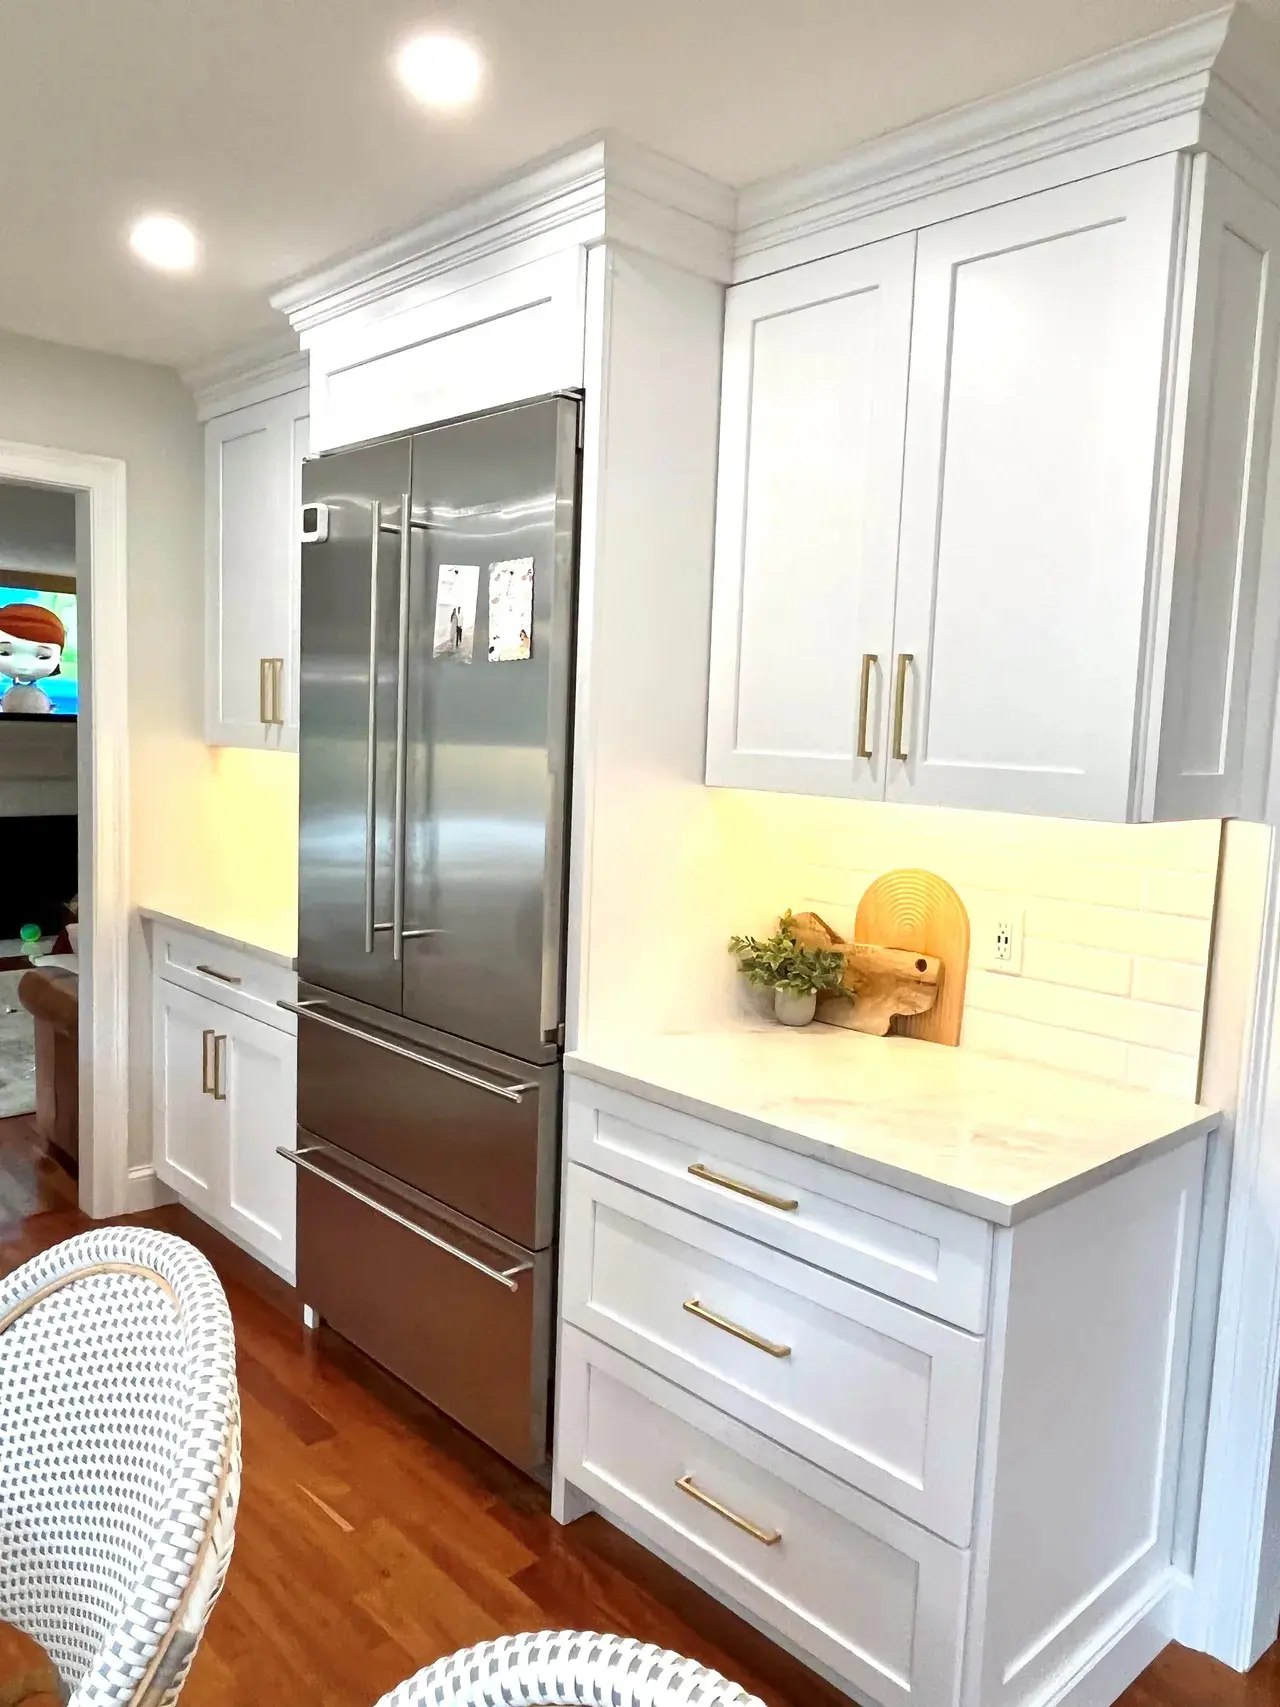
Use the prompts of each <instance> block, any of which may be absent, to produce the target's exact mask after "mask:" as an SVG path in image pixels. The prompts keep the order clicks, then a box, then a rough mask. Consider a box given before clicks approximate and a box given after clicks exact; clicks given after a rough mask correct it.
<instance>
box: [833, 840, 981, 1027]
mask: <svg viewBox="0 0 1280 1707" xmlns="http://www.w3.org/2000/svg"><path fill="white" fill-rule="evenodd" d="M854 939H855V940H856V941H857V942H875V943H880V944H881V945H882V946H883V947H885V948H909V949H914V950H915V951H916V952H917V953H918V954H930V955H936V956H937V957H938V959H939V960H940V961H941V962H942V968H943V970H942V983H941V986H940V988H939V990H938V999H937V1001H936V1002H935V1003H934V1005H933V1007H931V1008H930V1009H929V1011H928V1013H923V1014H913V1015H910V1016H908V1015H906V1014H900V1015H899V1016H898V1018H897V1019H896V1020H895V1021H894V1026H893V1029H894V1030H895V1031H896V1032H898V1033H899V1034H900V1035H904V1036H907V1037H921V1038H924V1039H926V1040H927V1041H928V1042H930V1043H950V1044H957V1043H959V1041H960V1019H961V1015H962V1014H963V1013H964V982H965V976H966V974H967V972H968V970H969V915H968V913H967V912H966V911H965V907H964V902H963V901H962V900H961V899H960V897H959V896H958V895H957V894H956V892H955V890H954V889H953V888H952V887H951V885H950V884H949V883H948V882H947V881H946V879H945V878H942V877H938V876H935V874H934V873H933V872H932V871H906V870H903V871H886V872H885V874H884V876H883V877H877V878H876V880H875V882H874V883H873V884H872V885H871V886H870V888H869V889H868V890H867V892H866V894H865V895H864V896H863V897H862V899H861V901H859V902H858V916H857V923H856V925H855V928H854Z"/></svg>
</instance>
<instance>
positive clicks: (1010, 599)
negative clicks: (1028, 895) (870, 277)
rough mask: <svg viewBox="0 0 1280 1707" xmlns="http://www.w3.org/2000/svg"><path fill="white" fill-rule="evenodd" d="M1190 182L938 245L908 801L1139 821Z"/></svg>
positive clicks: (909, 508) (923, 421)
mask: <svg viewBox="0 0 1280 1707" xmlns="http://www.w3.org/2000/svg"><path fill="white" fill-rule="evenodd" d="M1179 178H1180V173H1179V162H1178V161H1177V159H1176V158H1175V157H1173V156H1166V157H1165V158H1164V159H1161V160H1154V161H1150V162H1148V163H1146V164H1144V165H1141V166H1135V167H1130V168H1128V169H1127V170H1126V171H1123V172H1108V173H1104V174H1102V175H1101V176H1100V177H1097V178H1089V179H1086V180H1085V181H1084V182H1082V183H1079V184H1068V185H1065V186H1064V187H1062V188H1059V189H1054V190H1049V191H1046V192H1045V193H1044V194H1042V195H1038V196H1028V197H1025V198H1023V199H1022V200H1020V201H1016V202H1010V203H1007V204H1006V205H1004V206H1002V207H995V208H988V209H984V210H983V211H982V212H980V213H975V214H970V215H968V216H967V217H966V218H963V219H955V220H948V221H947V222H945V223H944V224H942V225H939V226H935V227H933V228H932V229H930V230H928V231H924V232H922V233H921V235H920V240H919V249H918V252H917V261H916V287H915V313H914V316H913V322H912V337H911V409H910V414H909V420H908V427H907V454H906V463H905V471H904V479H903V488H902V532H901V543H900V551H899V562H898V600H897V614H896V620H895V623H894V643H893V649H894V676H895V681H894V692H895V695H896V694H897V693H898V691H899V689H898V677H899V673H900V672H901V694H902V696H903V703H902V705H901V707H900V708H899V706H897V705H896V704H895V708H894V714H893V717H894V725H895V727H896V725H897V720H898V718H899V715H901V719H902V733H901V744H900V746H899V747H898V751H899V752H905V753H906V754H907V758H906V760H905V762H904V761H902V760H901V759H897V758H894V757H891V759H890V764H889V769H888V787H887V791H886V792H887V794H888V796H889V798H890V799H892V800H912V801H922V802H928V803H931V804H936V805H947V806H991V807H997V808H999V809H1001V810H1004V811H1020V812H1041V813H1051V814H1053V813H1056V814H1062V815H1071V816H1077V817H1086V818H1088V817H1095V818H1123V817H1125V816H1126V812H1127V806H1128V799H1129V781H1130V772H1131V769H1132V765H1133V741H1134V732H1135V730H1136V728H1137V723H1138V711H1139V693H1140V690H1141V685H1142V682H1141V677H1142V653H1143V646H1142V639H1143V620H1144V615H1145V606H1146V596H1147V580H1148V574H1147V566H1148V561H1149V556H1150V547H1151V525H1152V524H1151V515H1152V491H1153V486H1154V481H1155V474H1156V469H1157V464H1158V459H1159V452H1160V427H1161V416H1162V413H1163V390H1162V376H1163V371H1164V359H1165V348H1166V343H1167V321H1168V299H1169V283H1170V243H1171V236H1172V233H1173V230H1174V218H1175V211H1176V207H1177V201H1178V193H1179ZM900 658H906V659H908V660H909V662H908V663H907V665H906V667H905V670H903V666H902V665H900V664H899V663H898V659H900ZM891 733H892V731H891ZM891 752H892V749H891Z"/></svg>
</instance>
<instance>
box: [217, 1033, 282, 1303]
mask: <svg viewBox="0 0 1280 1707" xmlns="http://www.w3.org/2000/svg"><path fill="white" fill-rule="evenodd" d="M223 1029H224V1030H225V1032H226V1033H227V1042H226V1046H225V1047H226V1054H225V1060H224V1061H223V1062H221V1063H220V1066H219V1071H220V1075H221V1081H220V1083H219V1087H218V1088H219V1090H220V1092H221V1093H222V1095H223V1096H224V1097H225V1098H226V1102H225V1105H224V1106H225V1114H226V1123H227V1125H226V1149H227V1200H226V1210H225V1220H226V1226H227V1230H228V1232H230V1233H233V1234H235V1235H236V1236H237V1237H238V1238H239V1239H240V1240H241V1242H242V1243H243V1244H245V1245H247V1246H248V1247H249V1248H250V1249H252V1250H254V1251H256V1253H257V1254H258V1255H259V1256H260V1257H261V1258H262V1259H263V1260H264V1261H265V1262H267V1263H269V1264H270V1265H271V1267H272V1268H274V1269H276V1270H277V1271H278V1272H280V1273H282V1274H285V1275H287V1276H289V1277H292V1275H293V1271H294V1199H295V1197H296V1193H297V1184H296V1180H295V1177H294V1170H293V1167H292V1165H291V1164H290V1163H289V1162H286V1161H285V1160H284V1159H283V1157H281V1156H279V1155H277V1154H276V1149H277V1146H279V1145H283V1146H284V1147H285V1148H286V1149H289V1150H292V1149H293V1147H294V1135H295V1132H296V1123H297V1040H296V1038H295V1037H294V1036H293V1035H292V1034H291V1033H289V1032H287V1031H284V1030H282V1029H280V1028H279V1027H277V1026H272V1025H266V1024H264V1023H263V1021H262V1020H257V1019H250V1018H248V1017H247V1016H245V1015H243V1014H238V1013H233V1012H231V1011H230V1010H227V1012H226V1015H225V1025H224V1027H223Z"/></svg>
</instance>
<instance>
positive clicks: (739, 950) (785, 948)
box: [729, 912, 844, 996]
mask: <svg viewBox="0 0 1280 1707" xmlns="http://www.w3.org/2000/svg"><path fill="white" fill-rule="evenodd" d="M729 953H730V954H732V955H733V956H734V957H735V959H736V960H737V962H738V970H739V972H741V973H742V976H743V977H744V978H745V979H746V980H747V982H748V984H755V985H757V986H759V987H760V988H763V989H766V990H786V991H787V992H788V993H789V994H790V995H793V996H803V995H804V994H805V993H806V991H808V990H838V989H839V988H840V984H841V981H842V980H843V978H844V955H843V954H840V953H839V952H838V951H837V950H835V949H831V948H801V946H800V944H799V943H798V942H797V941H796V938H795V924H794V921H793V919H792V916H791V914H790V913H789V912H787V913H784V914H783V915H782V917H781V918H780V919H779V920H778V928H777V930H776V931H775V932H774V934H773V935H772V936H771V937H766V938H765V939H764V941H763V942H762V941H760V940H759V938H757V937H753V936H731V937H730V938H729Z"/></svg>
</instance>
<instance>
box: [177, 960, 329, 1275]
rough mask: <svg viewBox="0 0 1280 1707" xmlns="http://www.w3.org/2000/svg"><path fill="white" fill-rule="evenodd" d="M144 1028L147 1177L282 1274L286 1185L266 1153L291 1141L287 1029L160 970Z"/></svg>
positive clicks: (288, 1209) (290, 1212)
mask: <svg viewBox="0 0 1280 1707" xmlns="http://www.w3.org/2000/svg"><path fill="white" fill-rule="evenodd" d="M281 1019H282V1021H283V1020H284V1019H285V1016H284V1014H283V1012H282V1013H281ZM153 1029H154V1035H153V1061H152V1070H153V1075H154V1117H153V1134H154V1145H155V1170H156V1173H157V1175H158V1176H159V1177H160V1179H162V1180H163V1181H164V1182H165V1184H166V1185H168V1186H170V1187H171V1188H172V1189H173V1190H174V1191H175V1192H177V1194H178V1195H179V1197H181V1198H182V1199H183V1201H184V1202H185V1203H187V1204H188V1205H189V1207H190V1208H191V1209H193V1210H194V1211H195V1212H196V1213H197V1214H199V1215H201V1216H202V1217H204V1218H205V1219H207V1220H208V1221H210V1222H211V1223H212V1224H213V1225H215V1226H216V1227H218V1228H220V1229H221V1230H222V1231H223V1232H225V1233H227V1234H228V1235H229V1236H230V1237H231V1238H233V1239H234V1240H235V1241H236V1242H237V1243H238V1244H240V1245H243V1246H244V1247H245V1249H247V1250H248V1251H250V1252H251V1253H252V1254H253V1255H255V1256H257V1257H259V1258H260V1259H261V1260H262V1261H263V1262H265V1263H267V1264H268V1265H269V1266H270V1267H271V1268H273V1269H274V1270H275V1271H276V1272H277V1273H278V1274H281V1275H284V1276H285V1277H286V1278H288V1279H289V1280H292V1279H293V1275H294V1220H295V1212H294V1198H295V1182H294V1176H293V1169H292V1168H291V1167H290V1166H289V1164H288V1163H287V1162H285V1161H283V1160H282V1159H281V1158H280V1157H279V1156H278V1155H277V1154H276V1147H277V1146H278V1145H284V1146H285V1147H287V1148H290V1149H291V1148H292V1147H293V1144H294V1132H295V1120H296V1111H297V1059H296V1057H297V1041H296V1038H295V1036H294V1034H293V1032H292V1030H291V1029H287V1028H286V1025H285V1024H281V1025H275V1024H272V1023H270V1022H269V1021H267V1020H266V1019H263V1018H259V1017H257V1015H250V1014H246V1013H242V1012H240V1011H238V1010H237V1009H236V1008H234V1007H232V1006H230V1005H229V1004H227V1003H225V1002H220V1001H217V1000H215V999H214V998H213V997H212V996H210V995H206V994H204V993H203V992H200V993H197V992H196V991H193V990H191V989H188V988H186V987H184V986H183V985H180V984H177V983H171V982H169V981H167V980H166V979H164V978H163V977H161V978H157V979H156V982H155V995H154V1012H153Z"/></svg>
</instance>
